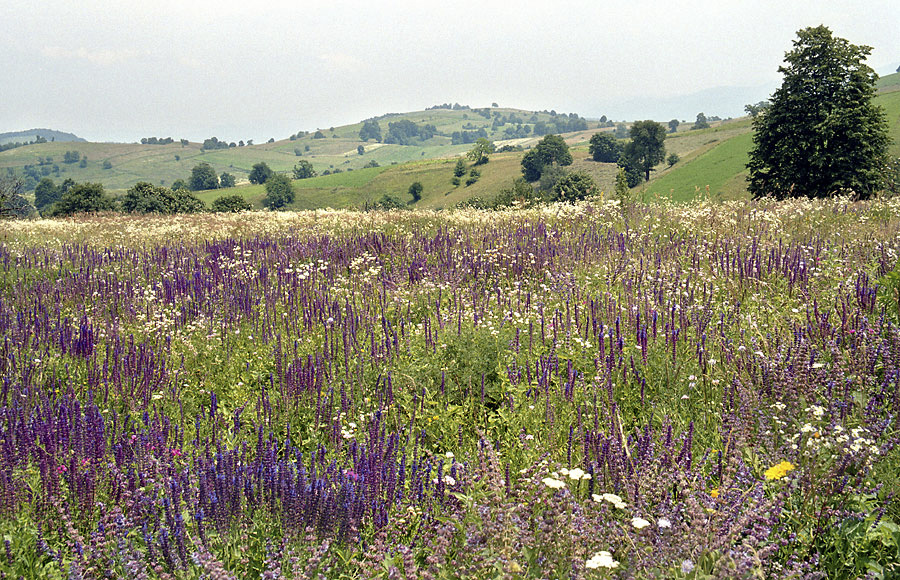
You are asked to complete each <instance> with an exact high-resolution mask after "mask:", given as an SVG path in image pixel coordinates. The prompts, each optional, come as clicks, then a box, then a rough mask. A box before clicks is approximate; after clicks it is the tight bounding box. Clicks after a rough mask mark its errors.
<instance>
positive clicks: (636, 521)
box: [631, 516, 650, 530]
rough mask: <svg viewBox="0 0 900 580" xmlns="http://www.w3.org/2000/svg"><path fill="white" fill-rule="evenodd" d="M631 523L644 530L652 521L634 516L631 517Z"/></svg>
mask: <svg viewBox="0 0 900 580" xmlns="http://www.w3.org/2000/svg"><path fill="white" fill-rule="evenodd" d="M631 525H632V526H634V527H635V528H636V529H638V530H643V529H644V528H646V527H647V526H649V525H650V522H648V521H647V520H645V519H644V518H641V517H637V516H635V517H633V518H631Z"/></svg>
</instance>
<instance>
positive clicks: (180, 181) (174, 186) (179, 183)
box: [172, 179, 190, 191]
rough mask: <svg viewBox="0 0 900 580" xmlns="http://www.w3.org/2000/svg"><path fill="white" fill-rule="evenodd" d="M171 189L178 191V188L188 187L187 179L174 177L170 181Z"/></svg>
mask: <svg viewBox="0 0 900 580" xmlns="http://www.w3.org/2000/svg"><path fill="white" fill-rule="evenodd" d="M172 189H173V190H175V191H178V190H179V189H190V187H189V186H188V183H187V181H185V180H183V179H176V180H175V181H173V182H172Z"/></svg>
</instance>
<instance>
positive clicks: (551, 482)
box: [541, 477, 566, 489]
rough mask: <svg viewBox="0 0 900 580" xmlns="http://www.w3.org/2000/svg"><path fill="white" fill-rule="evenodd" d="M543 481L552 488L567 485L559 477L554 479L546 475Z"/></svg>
mask: <svg viewBox="0 0 900 580" xmlns="http://www.w3.org/2000/svg"><path fill="white" fill-rule="evenodd" d="M541 482H542V483H543V484H544V485H546V486H547V487H549V488H552V489H560V488H563V487H565V486H566V484H565V483H563V482H561V481H560V480H558V479H554V478H552V477H545V478H544V479H542V480H541Z"/></svg>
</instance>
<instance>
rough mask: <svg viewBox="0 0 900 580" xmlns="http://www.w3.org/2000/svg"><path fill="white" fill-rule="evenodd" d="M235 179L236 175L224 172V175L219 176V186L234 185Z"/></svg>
mask: <svg viewBox="0 0 900 580" xmlns="http://www.w3.org/2000/svg"><path fill="white" fill-rule="evenodd" d="M235 181H236V180H235V178H234V175H232V174H230V173H227V172H223V173H222V175H220V176H219V187H234V185H235Z"/></svg>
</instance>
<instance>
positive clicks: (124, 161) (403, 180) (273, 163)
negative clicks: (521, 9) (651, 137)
mask: <svg viewBox="0 0 900 580" xmlns="http://www.w3.org/2000/svg"><path fill="white" fill-rule="evenodd" d="M876 102H877V103H878V104H880V105H881V106H882V107H884V109H885V111H886V113H887V117H888V121H889V125H890V129H889V130H890V134H891V137H892V138H893V143H892V145H891V153H892V155H896V156H900V74H892V75H887V76H885V77H882V78H881V79H879V81H878V94H877V96H876ZM572 119H579V118H578V117H577V116H570V115H561V114H557V113H555V112H553V111H542V112H533V111H524V110H520V109H511V108H499V107H494V108H490V109H470V108H464V107H452V106H449V105H444V106H440V107H438V108H431V109H426V110H424V111H416V112H411V113H404V114H388V115H383V116H381V117H377V118H374V119H370V120H368V121H376V122H377V123H378V124H379V126H380V128H381V131H382V135H383V136H385V137H386V136H387V134H388V131H389V128H390V126H391V124H392V123H395V124H396V123H401V124H402V123H411V124H415V126H416V127H419V128H422V127H426V126H429V127H430V129H429V133H432V134H428V135H426V136H427V138H424V139H423V138H412V139H410V140H409V141H408V144H400V143H386V142H381V143H378V142H375V141H374V140H368V141H361V140H360V135H359V133H360V129H361V128H362V127H363V122H360V123H356V124H352V125H345V126H342V127H332V128H328V129H319V130H317V131H315V132H312V131H311V132H299V133H297V134H295V135H292V136H291V137H290V138H289V139H283V140H280V141H271V142H269V143H263V144H257V145H248V146H243V147H239V146H234V147H228V148H223V149H212V150H206V149H204V148H203V146H202V144H200V143H184V144H182V143H179V142H175V143H171V144H165V145H143V144H137V143H134V144H122V143H88V142H63V141H56V142H48V143H41V144H34V145H28V146H24V147H19V148H16V149H12V150H8V151H4V152H0V170H6V171H12V172H16V173H22V172H23V171H24V169H25V168H26V166H29V167H31V170H30V171H31V173H32V175H35V174H36V175H37V176H38V177H44V176H46V177H50V178H52V179H54V180H56V181H61V180H63V179H65V178H72V179H74V180H75V181H96V182H100V183H103V184H104V186H105V187H106V188H107V189H108V190H110V191H112V192H113V193H116V192H122V191H124V190H126V189H127V188H129V187H131V186H132V185H134V184H135V183H137V182H138V181H150V182H153V183H157V184H160V185H170V184H172V183H173V182H174V181H175V180H177V179H185V180H186V179H188V178H189V176H190V173H191V168H193V167H194V166H195V165H197V164H198V163H201V162H206V163H209V164H210V165H212V166H213V167H214V168H215V170H216V172H217V173H222V172H226V171H227V172H229V173H231V174H233V175H235V176H236V177H237V179H238V187H236V188H229V189H220V190H212V191H207V192H200V194H199V196H200V197H201V198H202V199H203V200H204V201H206V202H207V203H210V202H212V201H213V200H214V199H216V198H218V197H221V196H223V195H233V194H239V195H241V196H242V197H244V198H245V199H247V200H248V201H250V202H251V203H253V205H254V206H255V207H262V200H263V198H264V196H265V190H264V188H263V187H262V186H257V185H250V184H249V182H248V181H247V175H248V174H249V172H250V170H251V168H252V166H253V164H255V163H258V162H261V161H262V162H265V163H267V164H268V165H269V166H270V167H271V168H272V169H274V170H275V171H278V172H286V173H288V172H290V170H291V169H292V168H293V166H294V164H295V163H296V162H297V161H298V160H299V159H305V160H307V161H309V162H310V163H312V164H313V167H314V168H315V170H316V171H317V172H318V173H319V176H318V177H314V178H310V179H304V180H295V181H294V186H295V189H296V191H297V196H296V201H295V202H294V204H293V206H292V207H293V208H295V209H312V208H318V207H335V208H339V207H360V206H363V205H365V204H366V203H369V204H371V203H374V202H376V201H378V200H379V199H380V198H381V197H382V196H384V195H385V194H390V195H393V196H395V197H398V198H400V199H402V200H404V201H407V202H411V201H412V198H411V196H409V195H408V193H407V190H408V188H409V186H410V184H412V183H413V182H415V181H418V182H420V183H422V185H423V188H424V189H423V194H422V200H421V201H420V202H418V204H417V207H426V208H433V209H439V208H446V207H450V206H453V205H455V204H457V203H459V202H461V201H464V200H466V199H469V198H471V197H473V196H478V197H481V198H484V199H490V198H492V197H494V196H495V195H496V194H497V193H498V192H499V191H500V190H501V189H502V188H505V187H509V186H510V185H511V184H512V182H513V181H514V180H515V179H516V178H518V177H519V176H520V175H521V171H520V169H521V168H520V160H521V156H522V153H521V152H520V151H510V152H504V153H495V154H494V155H492V156H491V160H490V162H489V163H488V164H486V165H484V166H481V167H480V168H479V169H480V171H481V177H480V178H479V179H478V181H476V182H475V183H473V184H471V185H468V186H466V185H465V184H464V183H463V184H461V185H459V186H454V185H453V183H452V182H451V180H452V177H453V168H454V165H455V163H456V160H457V159H458V158H459V157H460V156H462V155H464V154H465V152H466V151H468V150H469V149H470V148H471V146H472V145H471V141H473V140H474V139H475V138H476V136H478V135H487V137H488V138H489V139H490V140H492V141H494V142H495V144H496V145H497V146H498V147H501V146H503V145H505V144H509V145H515V146H520V147H522V148H528V147H530V146H532V145H533V144H534V143H536V142H537V141H538V139H539V138H540V137H537V136H535V135H534V132H535V127H536V126H538V127H540V126H541V125H539V124H542V125H543V126H544V127H546V126H548V125H554V124H556V123H558V124H559V126H566V124H567V123H570V122H571V120H572ZM577 123H578V124H579V125H580V126H578V127H576V128H578V130H576V131H568V132H562V133H563V136H564V138H565V139H566V142H567V143H569V145H570V147H571V148H572V154H573V157H574V159H575V161H574V163H573V165H572V167H571V169H573V170H578V171H584V172H587V173H589V174H591V175H592V176H593V177H594V179H595V180H596V181H597V183H598V184H599V186H600V189H601V190H602V191H604V192H611V191H612V190H613V188H614V183H615V175H616V167H615V165H614V164H607V163H596V162H594V161H592V160H591V159H590V156H589V154H588V141H589V139H590V137H591V135H592V134H594V133H595V132H597V131H599V130H604V127H601V124H600V123H599V122H597V121H584V120H580V121H577ZM407 126H408V125H407ZM583 127H586V128H583ZM606 130H611V129H609V128H606ZM751 132H752V126H751V122H750V119H749V118H741V119H735V120H727V121H723V122H717V123H713V126H712V127H711V128H709V129H703V130H691V128H690V125H689V124H687V125H682V126H681V127H679V130H678V131H677V132H676V133H674V134H670V135H668V136H667V139H666V149H667V152H669V153H676V154H678V156H679V157H680V161H679V162H678V163H677V164H675V165H674V166H673V167H667V166H666V165H664V164H663V165H660V166H658V167H657V168H656V171H654V172H653V173H652V174H651V180H650V181H649V182H648V183H646V184H644V185H642V186H640V187H639V191H640V195H641V197H642V198H643V199H645V200H648V201H650V200H653V199H658V198H664V197H665V198H669V199H672V200H674V201H689V200H692V199H695V198H696V197H697V196H706V195H708V196H709V197H710V198H711V199H734V198H740V197H744V196H746V195H747V190H746V175H747V173H746V166H745V165H746V162H747V159H748V152H749V150H750V148H751V146H752V139H751ZM385 140H390V139H385ZM463 141H468V142H463ZM359 147H362V153H361V154H360V152H359ZM67 151H77V152H78V154H79V157H80V160H79V162H77V163H63V159H64V156H65V154H66V152H67ZM84 159H86V161H83V160H84ZM4 168H5V169H4ZM32 181H34V180H32ZM463 182H465V179H463Z"/></svg>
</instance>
